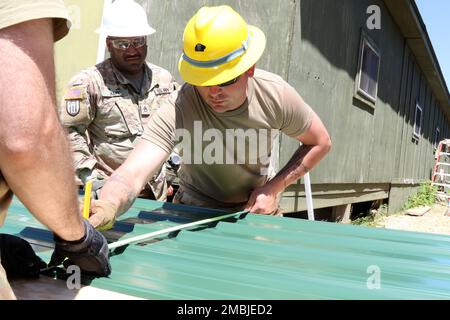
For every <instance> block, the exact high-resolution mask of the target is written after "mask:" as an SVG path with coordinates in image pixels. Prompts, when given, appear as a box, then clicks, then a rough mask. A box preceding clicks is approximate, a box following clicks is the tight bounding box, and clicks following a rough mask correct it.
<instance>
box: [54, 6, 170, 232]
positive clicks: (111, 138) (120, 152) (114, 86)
mask: <svg viewBox="0 0 450 320" xmlns="http://www.w3.org/2000/svg"><path fill="white" fill-rule="evenodd" d="M97 32H98V33H100V34H102V35H105V36H106V45H107V48H108V51H109V53H110V55H111V58H109V59H106V60H105V61H103V62H101V63H99V64H97V65H95V66H93V67H91V68H88V69H86V70H83V71H81V72H80V73H78V74H77V75H76V76H75V77H73V78H72V79H71V80H70V83H69V85H68V88H67V90H66V93H65V95H64V99H63V101H62V103H61V106H60V118H61V120H62V123H63V125H64V126H65V127H67V129H68V131H69V138H70V142H71V146H72V150H73V156H74V165H75V168H76V172H77V175H78V177H79V178H80V180H81V181H82V183H85V182H86V179H87V178H88V177H90V179H93V189H94V190H95V191H97V193H98V191H99V190H100V188H101V187H102V185H103V184H104V182H105V181H106V179H107V177H108V176H109V175H110V174H111V173H112V172H113V171H114V170H115V169H116V168H118V167H119V166H120V164H122V163H123V162H124V161H125V159H126V158H127V156H128V154H129V152H130V151H131V150H132V149H133V147H134V145H135V143H136V142H137V141H138V140H139V137H140V136H141V135H142V133H143V131H144V126H145V124H146V123H147V122H148V120H149V119H150V118H151V116H152V114H153V113H154V112H155V110H156V109H158V107H159V105H160V103H161V101H163V100H164V99H166V97H167V96H168V94H170V93H171V92H173V91H174V90H175V89H176V88H177V86H178V85H177V83H176V82H175V80H174V78H173V77H172V75H171V74H170V73H169V72H168V71H166V70H164V69H163V68H161V67H158V66H156V65H153V64H151V63H148V62H146V61H145V59H146V56H147V36H148V35H151V34H152V33H154V32H155V30H154V29H153V28H152V27H150V25H149V24H148V21H147V15H146V12H145V10H144V9H143V8H142V7H141V6H140V5H139V4H137V3H136V2H134V1H132V0H116V1H114V2H113V3H112V4H111V5H110V7H109V8H108V9H107V10H106V12H105V14H104V17H103V23H102V26H101V27H100V28H99V29H98V30H97ZM147 182H148V183H147ZM147 182H146V186H145V187H144V188H143V190H141V191H140V193H141V196H144V197H147V198H150V199H156V200H165V199H166V195H167V184H166V178H165V167H164V165H163V166H162V167H161V166H159V169H158V170H157V172H156V174H155V175H154V176H153V178H150V181H147ZM100 203H101V202H100ZM93 209H94V210H95V209H96V207H95V206H94V207H93ZM99 210H101V208H99ZM91 222H93V224H94V226H95V225H96V224H97V223H96V222H95V221H91Z"/></svg>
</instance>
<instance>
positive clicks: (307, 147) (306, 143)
mask: <svg viewBox="0 0 450 320" xmlns="http://www.w3.org/2000/svg"><path fill="white" fill-rule="evenodd" d="M297 140H299V141H300V142H302V145H301V146H300V147H299V148H298V149H297V151H296V152H295V153H294V155H293V156H292V157H291V159H290V160H289V162H288V163H287V164H286V165H285V166H284V167H283V168H282V169H281V170H280V171H279V172H278V174H277V175H276V176H275V177H274V178H273V179H272V180H270V181H269V182H268V183H267V184H265V185H264V186H262V187H261V188H257V189H255V190H254V191H253V192H252V194H251V196H250V199H249V201H248V203H247V209H248V210H250V211H251V212H254V213H262V214H270V213H272V212H273V211H274V210H276V206H277V203H276V201H277V200H276V199H277V196H278V194H280V193H281V192H283V191H284V189H285V188H286V187H287V186H289V185H291V184H293V183H294V182H295V181H297V179H299V178H300V177H302V176H304V175H305V174H306V173H307V172H308V171H309V170H311V169H312V168H313V167H314V166H315V165H317V164H318V163H319V161H320V160H322V158H323V157H324V156H325V155H326V154H327V153H328V152H329V151H330V148H331V140H330V137H329V135H328V132H327V130H326V128H325V126H324V125H323V123H322V121H321V120H320V118H319V117H318V116H317V115H316V114H315V113H314V114H313V118H312V121H311V125H310V127H309V128H308V130H306V132H304V133H303V134H301V135H299V136H298V137H297Z"/></svg>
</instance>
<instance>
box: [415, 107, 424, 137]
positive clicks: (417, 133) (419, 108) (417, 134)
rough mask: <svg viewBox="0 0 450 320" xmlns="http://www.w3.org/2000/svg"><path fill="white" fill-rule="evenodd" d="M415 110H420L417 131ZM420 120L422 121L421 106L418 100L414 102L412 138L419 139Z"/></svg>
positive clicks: (420, 130)
mask: <svg viewBox="0 0 450 320" xmlns="http://www.w3.org/2000/svg"><path fill="white" fill-rule="evenodd" d="M417 110H420V119H419V126H418V129H419V130H418V131H419V132H416V129H417ZM422 122H423V108H422V107H421V106H420V104H419V102H416V107H415V109H414V126H413V138H414V139H417V140H419V138H420V135H421V134H422Z"/></svg>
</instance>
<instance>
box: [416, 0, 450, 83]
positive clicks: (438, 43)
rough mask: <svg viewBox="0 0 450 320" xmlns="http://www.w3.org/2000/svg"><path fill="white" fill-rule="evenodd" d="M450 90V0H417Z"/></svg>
mask: <svg viewBox="0 0 450 320" xmlns="http://www.w3.org/2000/svg"><path fill="white" fill-rule="evenodd" d="M416 4H417V7H418V8H419V11H420V15H421V16H422V20H423V21H424V22H425V25H426V27H427V32H428V36H429V37H430V39H431V43H432V44H433V48H434V52H435V53H436V56H437V58H438V61H439V65H440V66H441V70H442V73H443V75H444V78H445V82H446V83H447V88H448V89H449V90H450V0H416Z"/></svg>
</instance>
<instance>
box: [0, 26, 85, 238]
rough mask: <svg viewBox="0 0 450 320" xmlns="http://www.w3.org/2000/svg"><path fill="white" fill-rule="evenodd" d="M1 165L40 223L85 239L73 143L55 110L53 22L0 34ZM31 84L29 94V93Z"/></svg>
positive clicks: (64, 236)
mask: <svg viewBox="0 0 450 320" xmlns="http://www.w3.org/2000/svg"><path fill="white" fill-rule="evenodd" d="M0 65H2V68H1V70H0V83H2V84H7V83H10V85H3V86H1V87H0V101H2V107H1V108H0V167H1V170H2V173H3V175H4V177H5V179H6V180H7V182H8V185H9V186H10V188H11V189H12V190H13V192H14V193H15V194H16V195H17V196H18V198H19V199H20V200H21V201H22V202H23V204H24V205H25V206H26V207H27V208H28V209H29V210H30V212H32V213H33V214H34V215H35V216H36V218H37V219H39V220H40V221H41V222H42V223H43V224H45V225H47V226H48V227H49V228H50V229H51V230H53V231H54V232H55V233H57V234H58V235H59V236H60V237H61V238H63V239H65V240H77V239H80V238H81V237H82V236H83V235H84V226H83V224H82V218H81V215H80V212H79V209H78V199H77V192H76V188H75V181H74V170H73V166H72V160H71V157H70V151H69V145H68V142H67V138H66V136H65V133H64V131H63V129H62V127H61V125H60V124H59V121H58V118H57V114H56V108H55V86H54V83H55V81H54V62H53V32H52V21H51V19H39V20H32V21H28V22H25V23H21V24H18V25H15V26H13V27H9V28H5V29H2V30H1V31H0ZM24 86H26V90H24Z"/></svg>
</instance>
